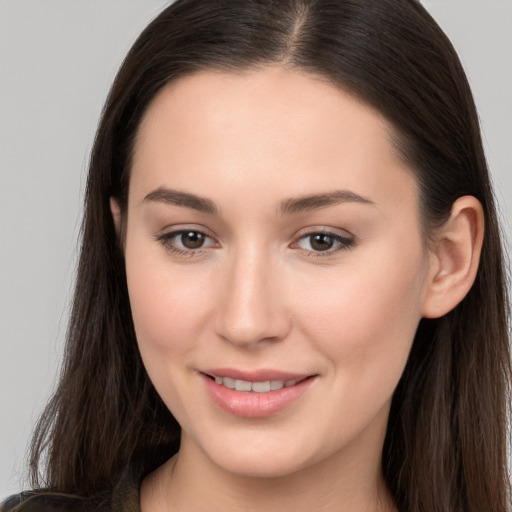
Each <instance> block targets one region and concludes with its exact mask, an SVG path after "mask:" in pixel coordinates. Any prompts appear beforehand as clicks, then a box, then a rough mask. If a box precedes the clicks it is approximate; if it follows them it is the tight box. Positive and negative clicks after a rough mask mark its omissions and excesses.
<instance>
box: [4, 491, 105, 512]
mask: <svg viewBox="0 0 512 512" xmlns="http://www.w3.org/2000/svg"><path fill="white" fill-rule="evenodd" d="M87 501H88V500H84V499H80V498H78V497H74V496H67V495H60V494H53V493H45V492H42V491H39V492H38V491H28V492H22V493H20V494H15V495H14V496H11V497H9V498H7V499H6V500H5V501H4V502H3V503H1V504H0V512H82V511H84V512H85V510H87V509H89V510H91V508H90V505H91V503H88V505H89V507H88V506H87V505H86V502H87ZM93 510H94V509H93ZM97 510H98V509H97Z"/></svg>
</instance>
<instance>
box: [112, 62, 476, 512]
mask: <svg viewBox="0 0 512 512" xmlns="http://www.w3.org/2000/svg"><path fill="white" fill-rule="evenodd" d="M390 137H391V128H390V126H389V125H388V123H387V122H386V121H385V119H383V118H382V117H381V116H380V115H379V114H378V113H377V112H376V111H375V110H373V109H371V108H370V107H368V106H367V105H365V104H363V103H361V102H360V101H358V100H356V99H354V98H353V97H352V96H350V95H349V94H347V93H345V92H343V91H342V90H340V89H339V88H337V87H335V86H334V85H332V84H330V83H326V82H325V81H321V80H319V79H315V78H313V77H311V76H306V75H303V74H300V73H298V72H291V71H285V70H283V69H280V68H275V67H268V68H265V69H262V70H259V71H252V72H248V73H243V74H236V75H235V74H224V73H221V72H207V71H204V72H200V73H197V74H194V75H192V76H189V77H186V78H182V79H180V80H179V81H176V82H174V83H172V84H170V85H169V86H167V87H166V88H165V89H164V90H163V91H162V92H161V93H160V94H159V95H158V96H157V97H156V99H155V100H154V101H153V102H152V104H151V105H150V107H149V109H148V111H147V113H146V115H145V118H144V120H143V122H142V124H141V126H140V129H139V133H138V137H137V140H136V144H135V153H134V161H133V168H132V174H131V179H130V190H129V202H128V212H127V219H123V221H124V222H125V224H126V232H125V238H124V246H125V256H126V271H127V278H128V288H129V294H130V301H131V306H132V313H133V319H134V324H135V330H136V334H137V339H138V343H139V347H140V352H141V355H142V358H143V360H144V364H145V366H146V368H147V371H148V373H149V375H150V377H151V379H152V381H153V383H154V385H155V387H156V389H157V391H158V393H159V394H160V396H161V397H162V399H163V401H164V402H165V403H166V405H167V406H168V407H169V409H170V410H171V411H172V413H173V414H174V416H175V417H176V418H177V420H178V421H179V423H180V425H181V426H182V431H183V434H182V445H181V449H180V452H179V453H178V455H177V456H175V457H173V459H171V460H170V461H169V462H168V463H167V464H164V466H162V467H161V468H159V469H158V470H157V471H156V472H155V473H153V474H152V475H150V476H149V477H147V478H146V480H145V481H144V482H143V485H142V490H141V506H142V510H143V512H146V511H152V512H154V511H164V510H179V511H182V510H183V511H188V510H194V511H202V510H205V511H206V510H208V512H211V511H214V510H222V511H223V512H225V511H231V510H233V511H234V510H237V511H239V510H251V511H267V510H268V511H270V510H272V511H275V510H283V511H294V512H296V511H311V510H317V511H325V512H327V511H331V510H332V511H334V510H336V511H339V510H344V511H352V512H357V511H375V510H395V508H394V506H393V503H392V500H391V498H390V496H389V494H388V492H387V489H386V486H385V483H384V481H383V478H382V472H381V453H382V445H383V441H384V436H385V429H386V423H387V418H388V414H389V406H390V401H391V397H392V394H393V391H394V389H395V387H396V385H397V383H398V380H399V379H400V376H401V374H402V372H403V369H404V366H405V364H406V361H407V357H408V354H409V351H410V348H411V344H412V341H413V338H414V334H415V331H416V328H417V326H418V323H419V321H420V319H421V318H422V317H423V316H429V317H435V316H439V315H441V314H444V313H445V312H447V311H449V310H450V309H451V308H452V307H454V306H455V305H456V303H457V302H458V301H460V300H461V299H462V297H463V296H464V294H465V293H467V290H468V289H469V287H470V286H471V283H472V282H473V279H474V274H475V272H476V268H477V265H478V255H479V250H480V249H479V248H480V246H481V238H482V236H483V216H482V213H481V208H480V207H479V204H478V201H476V200H475V199H474V198H461V199H460V200H459V201H458V202H457V203H456V205H454V209H453V213H452V217H451V219H450V220H449V222H447V224H446V226H445V228H444V230H443V232H442V233H440V234H439V236H437V238H436V240H437V241H436V242H435V243H433V244H432V245H431V246H428V247H427V246H426V243H425V241H424V240H423V238H422V230H421V219H420V216H419V208H418V187H417V182H416V180H415V178H414V174H413V172H411V170H410V169H407V168H406V167H405V164H403V163H402V161H401V159H400V157H399V155H398V154H397V153H396V152H395V150H394V149H393V145H392V144H391V142H390ZM163 188H165V189H171V190H174V191H180V192H183V193H187V194H194V195H195V196H199V197H201V198H206V199H208V201H210V202H211V203H213V205H214V207H215V209H216V212H215V213H211V212H206V211H199V210H198V209H196V208H192V207H190V205H189V206H184V205H178V204H170V202H169V201H164V200H162V197H161V194H160V195H158V194H155V193H154V192H155V191H157V190H161V189H163ZM334 191H349V192H350V193H352V194H357V195H358V196H360V197H363V198H365V201H364V202H361V201H354V200H344V201H336V202H334V203H333V204H329V205H323V206H321V207H319V206H318V205H317V206H316V207H315V208H311V209H306V210H301V211H293V212H289V211H288V212H283V211H282V206H283V204H284V203H286V202H288V203H287V204H289V203H290V199H292V198H300V197H303V196H310V195H322V194H327V193H332V192H334ZM152 193H153V195H152V196H150V197H149V198H148V195H150V194H152ZM151 197H152V199H151ZM345 199H347V198H346V197H345ZM112 212H113V215H114V220H115V222H116V225H117V227H118V230H119V231H121V229H120V225H121V222H122V220H121V215H120V211H119V207H118V204H117V202H116V201H115V199H112ZM180 229H186V230H187V231H199V232H202V233H204V234H205V235H206V237H205V238H204V244H203V245H202V246H201V247H199V248H198V249H191V248H190V247H188V248H187V246H186V244H188V245H190V240H189V239H187V238H182V237H181V236H180V235H179V234H178V235H172V234H173V233H176V232H177V231H178V232H179V230H180ZM313 233H324V234H327V238H326V239H324V242H326V243H327V246H329V245H330V244H331V242H332V248H331V249H329V250H328V251H322V250H315V249H318V246H316V245H312V242H314V239H312V238H311V236H310V235H311V234H313ZM336 236H337V237H342V238H340V240H341V242H340V241H336V240H335V238H332V237H336ZM347 240H348V242H347ZM321 247H324V248H325V245H323V246H321ZM177 251H178V252H177ZM225 367H230V368H237V369H243V370H257V369H261V368H265V369H274V370H281V371H288V372H295V373H301V374H306V375H313V376H314V378H313V379H312V383H311V384H310V385H309V387H308V389H307V391H306V392H305V393H304V394H303V395H302V396H301V397H300V398H299V399H298V400H296V401H294V402H293V403H291V404H290V405H288V406H287V407H286V408H285V409H283V410H281V411H279V412H277V413H276V414H273V415H270V416H269V417H265V418H241V417H239V416H236V415H233V414H230V413H228V412H226V411H224V410H222V409H221V408H219V407H218V405H216V404H215V403H214V402H213V400H212V398H211V396H210V395H209V394H208V393H207V392H206V389H205V385H204V376H202V374H201V372H204V371H205V370H206V369H212V368H225Z"/></svg>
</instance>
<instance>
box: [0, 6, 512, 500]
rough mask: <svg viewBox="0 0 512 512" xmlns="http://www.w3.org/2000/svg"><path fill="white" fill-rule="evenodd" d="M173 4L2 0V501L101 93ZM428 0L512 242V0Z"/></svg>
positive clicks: (47, 374) (41, 396)
mask: <svg viewBox="0 0 512 512" xmlns="http://www.w3.org/2000/svg"><path fill="white" fill-rule="evenodd" d="M205 1H207V0H205ZM167 3H168V2H167V1H164V0H73V1H72V0H0V411H1V412H0V418H1V419H0V497H2V496H5V495H7V494H10V493H13V492H17V491H19V490H20V489H21V488H23V487H26V485H27V482H26V480H25V479H24V457H25V451H26V445H27V442H28V438H29V434H30V431H31V428H32V426H33V424H34V422H35V420H36V418H37V416H38V414H39V412H40V410H41V408H42V406H43V404H44V403H45V401H46V399H47V398H48V396H49V394H50V391H51V389H52V386H53V385H54V383H55V375H56V373H57V369H58V363H59V358H60V355H61V352H62V343H63V337H64V333H65V328H66V318H67V312H68V308H69V299H70V290H71V283H72V280H73V273H74V266H75V261H76V240H77V235H78V230H79V221H80V203H81V197H82V192H83V188H84V182H85V170H86V167H87V159H88V154H89V151H90V148H91V144H92V139H93V135H94V130H95V126H96V123H97V120H98V116H99V113H100V110H101V106H102V103H103V101H104V99H105V96H106V93H107V90H108V87H109V85H110V83H111V81H112V79H113V77H114V74H115V72H116V70H117V68H118V66H119V64H120V63H121V59H122V58H123V56H124V54H125V53H126V51H127V50H128V48H129V46H130V44H131V43H132V42H133V40H134V38H135V37H136V36H137V35H138V33H139V32H140V30H141V29H142V28H143V27H144V26H145V25H146V23H147V22H148V21H149V20H150V19H151V18H153V17H154V16H155V15H156V13H157V12H159V11H160V10H161V8H162V7H163V6H164V5H166V4H167ZM423 3H424V5H425V6H426V7H427V8H428V9H429V11H430V12H431V13H432V15H433V16H434V18H436V20H437V21H438V22H439V24H440V25H441V27H442V28H443V29H444V30H445V31H446V32H447V34H448V35H449V37H450V38H451V40H452V42H453V43H454V45H455V47H456V49H457V50H458V52H459V54H460V56H461V58H462V61H463V63H464V65H465V68H466V71H467V73H468V75H469V79H470V82H471V84H472V87H473V92H474V95H475V98H476V103H477V105H478V107H479V112H480V116H481V122H482V128H483V132H484V138H485V143H486V148H487V156H488V159H489V163H490V167H491V169H492V173H493V177H494V182H495V186H496V190H497V196H498V201H499V204H500V206H501V209H502V217H503V221H504V226H505V232H506V235H507V237H509V238H510V233H511V229H510V223H509V221H508V219H510V218H511V212H512V174H511V172H510V165H511V162H512V159H511V157H510V153H509V146H510V144H512V140H511V135H512V129H511V127H510V123H511V120H512V98H511V94H512V66H511V64H510V62H512V59H511V54H512V30H511V28H510V27H511V26H512V0H486V1H485V2H483V1H482V0H424V2H423ZM508 245H509V244H508Z"/></svg>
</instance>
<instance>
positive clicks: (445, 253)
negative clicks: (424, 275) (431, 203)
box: [422, 196, 484, 318]
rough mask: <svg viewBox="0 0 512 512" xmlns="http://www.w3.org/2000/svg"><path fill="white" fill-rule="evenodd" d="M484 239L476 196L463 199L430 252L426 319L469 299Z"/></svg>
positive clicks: (439, 314)
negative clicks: (466, 297) (468, 295)
mask: <svg viewBox="0 0 512 512" xmlns="http://www.w3.org/2000/svg"><path fill="white" fill-rule="evenodd" d="M483 239H484V213H483V209H482V205H481V204H480V202H479V201H478V199H476V198H475V197H473V196H464V197H460V198H459V199H457V200H456V201H455V203H454V204H453V206H452V211H451V214H450V218H449V219H448V221H447V222H446V223H445V224H443V226H442V227H441V228H439V230H438V231H437V233H436V235H435V241H434V242H433V243H432V245H431V247H430V249H429V256H430V268H429V278H428V282H427V289H426V295H425V299H424V302H423V310H422V314H423V316H424V317H425V318H439V317H440V316H443V315H445V314H446V313H448V312H449V311H451V310H452V309H453V308H454V307H455V306H456V305H457V304H459V302H460V301H461V300H462V299H463V298H464V297H465V296H466V294H467V293H468V291H469V290H470V288H471V286H472V285H473V283H474V281H475V277H476V273H477V270H478V264H479V262H480V253H481V250H482V243H483Z"/></svg>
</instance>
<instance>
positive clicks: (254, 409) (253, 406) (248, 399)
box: [202, 374, 315, 418]
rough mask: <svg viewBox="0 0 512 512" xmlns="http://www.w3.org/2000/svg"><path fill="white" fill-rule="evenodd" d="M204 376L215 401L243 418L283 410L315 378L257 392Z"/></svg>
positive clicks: (302, 392)
mask: <svg viewBox="0 0 512 512" xmlns="http://www.w3.org/2000/svg"><path fill="white" fill-rule="evenodd" d="M202 377H203V380H204V381H205V384H206V389H207V390H208V392H209V393H210V396H211V397H212V398H213V401H214V402H215V403H216V404H217V405H218V406H219V407H220V408H221V409H223V410H224V411H226V412H228V413H230V414H233V415H234V416H241V417H243V418H265V417H267V416H272V415H273V414H276V413H278V412H279V411H282V410H283V409H285V408H287V407H288V406H289V405H291V404H292V403H293V402H295V401H296V400H298V399H299V398H300V397H301V396H302V395H303V394H304V393H305V392H306V391H307V390H308V389H309V386H310V385H311V384H312V383H313V381H314V380H315V378H314V377H308V378H307V379H304V380H303V381H301V382H299V383H297V384H295V385H294V386H289V387H286V388H281V389H277V390H275V391H269V392H267V393H255V392H253V391H249V392H248V391H237V390H236V389H230V388H227V387H226V386H223V385H222V384H217V382H215V381H214V380H213V379H211V378H210V377H208V376H206V375H204V374H202Z"/></svg>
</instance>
